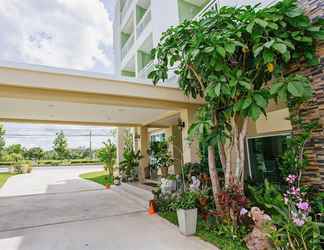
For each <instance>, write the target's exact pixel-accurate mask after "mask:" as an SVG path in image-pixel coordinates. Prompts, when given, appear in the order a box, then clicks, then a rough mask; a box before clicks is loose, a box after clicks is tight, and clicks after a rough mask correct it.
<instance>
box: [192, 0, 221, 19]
mask: <svg viewBox="0 0 324 250" xmlns="http://www.w3.org/2000/svg"><path fill="white" fill-rule="evenodd" d="M216 9H217V0H211V1H210V2H209V3H208V4H207V5H206V6H205V7H204V8H203V9H202V10H201V11H200V12H199V13H198V14H197V15H196V16H195V19H199V18H201V17H202V16H203V15H204V14H205V13H206V12H208V11H210V10H216Z"/></svg>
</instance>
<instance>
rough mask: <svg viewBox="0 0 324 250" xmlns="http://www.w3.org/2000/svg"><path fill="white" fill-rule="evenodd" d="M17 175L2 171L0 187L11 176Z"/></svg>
mask: <svg viewBox="0 0 324 250" xmlns="http://www.w3.org/2000/svg"><path fill="white" fill-rule="evenodd" d="M13 175H16V174H11V173H0V188H1V187H2V186H3V185H4V184H5V183H6V181H7V180H8V179H9V177H11V176H13Z"/></svg>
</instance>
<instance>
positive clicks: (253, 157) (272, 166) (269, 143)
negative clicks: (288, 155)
mask: <svg viewBox="0 0 324 250" xmlns="http://www.w3.org/2000/svg"><path fill="white" fill-rule="evenodd" d="M288 136H289V135H277V136H268V137H257V138H248V140H247V143H248V158H249V159H248V160H249V175H250V177H251V179H252V181H253V182H254V183H259V184H261V183H263V182H264V179H268V180H269V181H271V182H273V183H278V184H280V183H281V182H282V181H283V179H282V176H281V174H280V169H279V160H280V157H281V156H282V154H283V153H284V150H285V148H286V139H287V137H288Z"/></svg>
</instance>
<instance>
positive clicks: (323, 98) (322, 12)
mask: <svg viewBox="0 0 324 250" xmlns="http://www.w3.org/2000/svg"><path fill="white" fill-rule="evenodd" d="M299 3H300V4H301V6H303V8H304V9H305V12H306V14H307V15H308V16H309V17H310V18H311V20H314V19H315V18H324V1H323V0H300V1H299ZM317 54H318V57H319V58H320V64H319V65H318V66H316V67H313V68H304V67H303V66H302V65H300V67H299V69H298V71H299V73H302V74H305V75H306V76H308V77H309V78H310V79H311V81H312V86H313V90H314V93H315V94H314V97H313V99H312V100H311V101H310V102H309V103H307V105H305V106H304V107H303V108H302V110H301V112H302V115H303V117H304V118H305V120H309V121H311V120H319V123H320V126H319V128H318V129H317V130H316V131H314V133H313V137H312V139H311V140H310V141H309V142H308V143H307V145H306V148H305V152H306V153H307V155H308V158H309V161H310V162H309V166H308V168H307V170H306V171H305V174H304V181H305V182H306V183H308V184H312V185H316V186H319V187H320V188H321V190H322V191H324V43H320V44H318V46H317Z"/></svg>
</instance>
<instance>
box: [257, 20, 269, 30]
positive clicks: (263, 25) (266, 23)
mask: <svg viewBox="0 0 324 250" xmlns="http://www.w3.org/2000/svg"><path fill="white" fill-rule="evenodd" d="M255 22H256V23H257V24H259V25H260V26H261V27H262V28H265V27H267V25H268V22H266V21H264V20H262V19H260V18H256V19H255Z"/></svg>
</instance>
